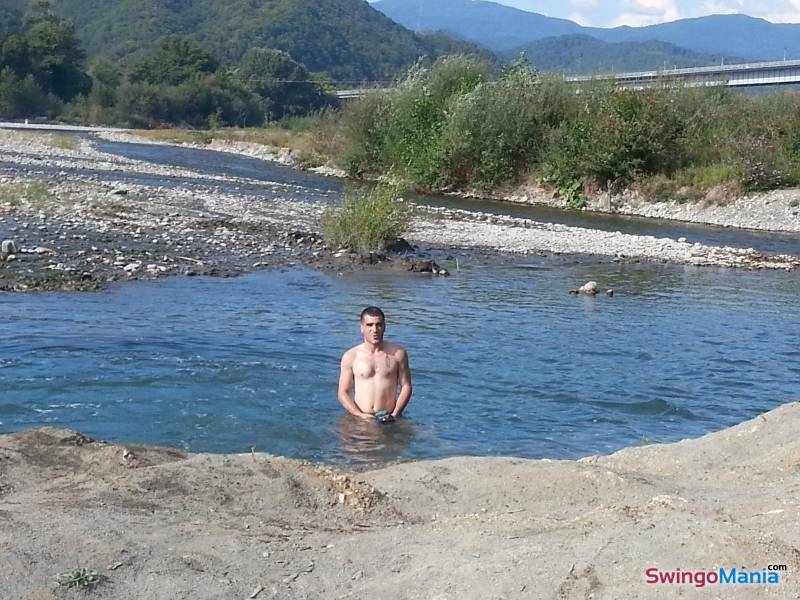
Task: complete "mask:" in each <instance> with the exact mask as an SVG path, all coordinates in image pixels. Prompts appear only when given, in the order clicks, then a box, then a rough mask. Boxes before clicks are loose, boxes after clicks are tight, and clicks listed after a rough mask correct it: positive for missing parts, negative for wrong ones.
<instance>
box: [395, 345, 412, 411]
mask: <svg viewBox="0 0 800 600" xmlns="http://www.w3.org/2000/svg"><path fill="white" fill-rule="evenodd" d="M399 358H400V366H399V373H398V374H397V375H398V383H399V384H400V393H399V394H398V396H397V402H395V405H394V410H393V411H392V416H393V417H399V416H400V415H401V414H403V411H404V410H405V408H406V405H407V404H408V401H409V400H411V393H412V392H413V391H414V387H413V386H412V385H411V369H410V368H409V366H408V353H407V352H406V351H405V350H401V351H400V357H399Z"/></svg>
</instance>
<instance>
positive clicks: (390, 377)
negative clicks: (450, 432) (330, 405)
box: [339, 306, 412, 422]
mask: <svg viewBox="0 0 800 600" xmlns="http://www.w3.org/2000/svg"><path fill="white" fill-rule="evenodd" d="M385 332H386V318H385V317H384V315H383V311H382V310H381V309H380V308H376V307H374V306H369V307H367V308H365V309H364V310H363V312H362V313H361V335H363V336H364V343H363V344H359V345H358V346H355V347H354V348H350V350H348V351H347V352H345V353H344V354H343V355H342V370H341V373H340V374H339V402H341V403H342V406H344V408H345V410H346V411H347V412H349V413H350V414H351V415H353V416H356V417H359V418H361V419H378V420H379V421H381V422H386V421H392V420H394V419H395V418H396V417H399V416H400V415H401V414H402V412H403V409H405V407H406V405H407V404H408V401H409V400H410V399H411V392H412V387H411V370H410V369H409V368H408V355H407V354H406V351H405V350H404V349H403V348H402V347H401V346H398V345H397V344H391V343H389V342H384V341H383V334H384V333H385ZM353 384H355V399H353V398H352V397H351V396H350V390H351V388H352V387H353ZM398 387H399V388H400V393H399V394H398V392H397V388H398Z"/></svg>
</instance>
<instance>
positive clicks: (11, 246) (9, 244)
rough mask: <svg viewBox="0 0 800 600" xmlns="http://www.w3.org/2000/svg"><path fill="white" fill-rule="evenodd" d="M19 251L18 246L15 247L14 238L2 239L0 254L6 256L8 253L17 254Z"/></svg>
mask: <svg viewBox="0 0 800 600" xmlns="http://www.w3.org/2000/svg"><path fill="white" fill-rule="evenodd" d="M18 252H19V248H18V247H17V243H16V242H15V241H14V240H3V242H2V244H0V254H2V255H3V256H8V255H9V254H17V253H18Z"/></svg>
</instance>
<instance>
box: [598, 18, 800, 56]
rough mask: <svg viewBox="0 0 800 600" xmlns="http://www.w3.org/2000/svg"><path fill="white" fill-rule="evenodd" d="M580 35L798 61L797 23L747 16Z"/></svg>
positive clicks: (701, 19)
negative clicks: (652, 41) (652, 42)
mask: <svg viewBox="0 0 800 600" xmlns="http://www.w3.org/2000/svg"><path fill="white" fill-rule="evenodd" d="M583 33H587V34H589V35H591V36H593V37H596V38H597V39H600V40H603V41H606V42H642V41H646V40H658V41H661V42H668V43H670V44H676V45H678V46H683V47H685V48H689V49H691V50H695V51H696V52H707V53H711V54H717V55H723V56H726V57H727V56H729V55H737V56H749V57H752V58H756V59H763V60H781V59H783V57H784V54H785V55H786V57H787V58H800V24H791V23H770V22H769V21H765V20H764V19H756V18H754V17H748V16H747V15H711V16H708V17H699V18H696V19H681V20H680V21H673V22H672V23H661V24H659V25H650V26H648V27H617V28H614V29H601V28H588V27H587V28H586V29H585V30H584V31H583Z"/></svg>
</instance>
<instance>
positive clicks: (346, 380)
mask: <svg viewBox="0 0 800 600" xmlns="http://www.w3.org/2000/svg"><path fill="white" fill-rule="evenodd" d="M354 359H355V353H354V352H351V351H350V350H348V351H347V352H345V353H344V354H343V355H342V364H341V370H340V372H339V403H340V404H341V405H342V406H343V407H344V409H345V410H346V411H347V412H349V413H350V414H351V415H353V416H355V417H360V418H362V419H372V418H373V417H372V415H370V414H367V413H365V412H361V409H360V408H358V406H357V405H356V403H355V402H353V399H352V398H351V397H350V390H351V389H352V387H353V383H354V381H355V376H354V375H353V360H354Z"/></svg>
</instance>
